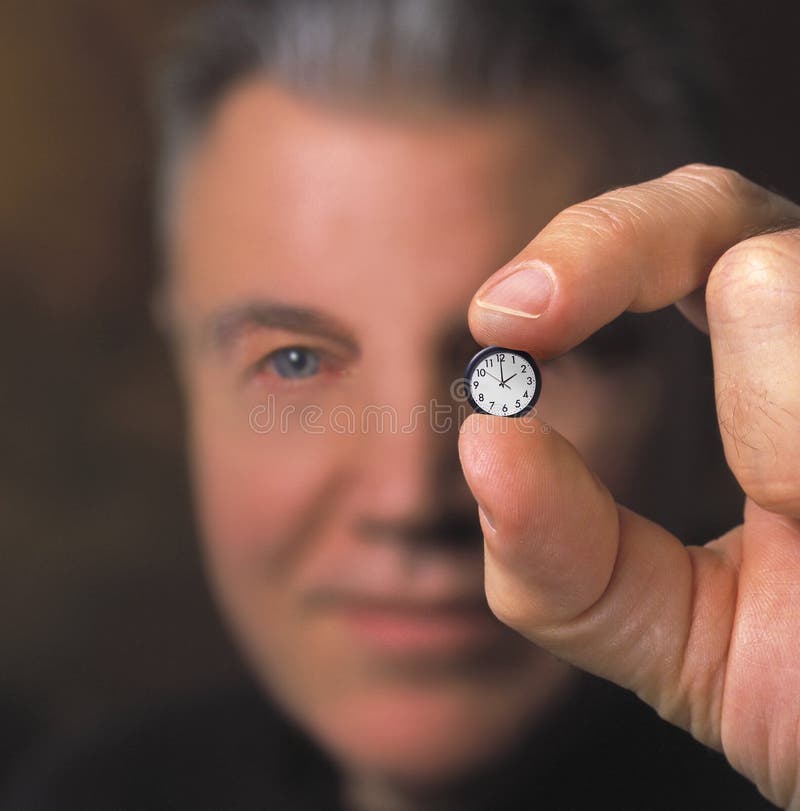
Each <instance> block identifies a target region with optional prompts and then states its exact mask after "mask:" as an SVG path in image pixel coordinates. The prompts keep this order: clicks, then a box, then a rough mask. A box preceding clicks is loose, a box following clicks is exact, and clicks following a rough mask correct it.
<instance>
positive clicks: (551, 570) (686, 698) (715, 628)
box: [459, 414, 736, 748]
mask: <svg viewBox="0 0 800 811" xmlns="http://www.w3.org/2000/svg"><path fill="white" fill-rule="evenodd" d="M459 452H460V455H461V463H462V466H463V469H464V474H465V476H466V479H467V482H468V483H469V486H470V488H471V489H472V491H473V494H474V495H475V498H476V499H477V501H478V503H479V505H480V512H481V524H482V526H483V531H484V541H485V549H486V593H487V598H488V601H489V605H490V606H491V608H492V611H493V612H494V613H495V614H496V615H497V616H498V618H499V619H500V620H502V621H503V622H505V623H506V624H507V625H510V626H511V627H513V628H515V629H516V630H517V631H519V632H520V633H522V634H523V635H525V636H526V637H528V638H529V639H531V640H532V641H534V642H535V643H537V644H538V645H541V646H542V647H544V648H546V649H548V650H549V651H550V652H552V653H553V654H555V655H556V656H558V657H560V658H562V659H565V660H567V661H569V662H571V663H573V664H574V665H576V666H578V667H580V668H583V669H585V670H588V671H590V672H593V673H595V674H597V675H599V676H602V677H603V678H607V679H610V680H611V681H614V682H616V683H617V684H619V685H621V686H623V687H626V688H628V689H631V690H633V691H634V692H636V693H637V695H639V696H640V697H641V698H642V699H644V700H645V701H647V702H648V703H649V704H651V705H652V706H654V707H655V708H656V710H657V711H658V712H659V713H660V714H661V715H662V717H664V718H666V719H668V720H670V721H672V722H673V723H676V724H678V725H680V726H683V727H684V728H686V729H688V730H689V731H690V732H692V734H693V735H694V736H695V737H697V738H698V739H700V740H702V741H703V742H705V743H707V744H709V745H712V746H716V747H718V748H719V747H720V740H719V730H720V713H721V699H722V687H723V683H724V671H725V661H726V655H727V650H728V641H729V639H730V634H731V628H732V624H733V618H734V610H735V596H736V567H735V565H734V564H733V562H731V561H729V560H728V559H727V557H726V555H725V554H724V552H723V551H722V550H720V549H719V548H718V547H717V546H716V542H714V543H711V544H707V545H706V546H705V547H684V546H683V544H681V542H680V541H679V540H678V539H677V538H676V537H675V536H674V535H672V534H670V533H669V532H667V531H666V530H665V529H663V528H662V527H660V526H658V525H657V524H654V523H653V522H651V521H648V520H647V519H645V518H643V517H642V516H639V515H637V514H635V513H633V512H631V511H630V510H627V509H626V508H624V507H622V506H620V505H618V504H616V503H615V501H614V499H613V498H612V496H611V494H610V493H609V491H608V490H607V489H606V487H605V486H604V485H603V484H602V482H600V480H599V479H598V478H597V477H596V476H595V475H594V474H593V473H592V472H591V471H590V470H589V468H588V467H587V466H586V464H585V463H584V462H583V460H582V459H581V457H580V455H579V454H578V452H577V451H576V450H575V448H574V447H573V446H572V445H571V444H570V443H569V442H568V441H567V440H566V439H564V438H563V437H562V436H560V435H559V434H558V433H557V432H555V431H553V430H546V431H545V430H543V424H542V423H541V421H539V420H538V419H536V418H534V417H530V416H527V417H523V418H520V419H516V420H509V419H504V418H502V417H492V416H488V415H482V414H473V415H470V416H469V417H468V418H467V419H466V420H465V421H464V423H463V424H462V427H461V435H460V437H459Z"/></svg>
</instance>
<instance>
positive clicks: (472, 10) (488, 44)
mask: <svg viewBox="0 0 800 811" xmlns="http://www.w3.org/2000/svg"><path fill="white" fill-rule="evenodd" d="M694 39H695V29H694V28H693V27H692V26H690V25H689V24H688V22H687V17H686V10H685V9H684V10H683V11H682V12H681V13H680V14H679V13H676V11H675V3H674V2H673V3H669V2H658V0H648V2H647V3H644V2H642V1H641V0H228V1H227V2H220V3H216V4H214V5H212V6H210V7H208V8H207V9H205V10H204V11H203V12H202V13H201V14H200V15H199V16H197V17H196V18H195V19H193V20H192V21H191V22H190V24H189V25H188V26H187V27H186V28H185V30H184V31H183V32H182V34H181V36H180V39H179V42H178V43H177V45H176V47H175V48H174V49H173V50H172V52H171V53H170V55H169V57H168V60H167V63H166V65H165V66H164V70H163V71H162V79H161V85H160V93H159V118H160V123H161V135H162V139H161V168H160V172H159V181H160V182H159V208H160V215H161V221H162V227H163V224H164V215H165V213H166V210H167V209H168V208H169V197H170V196H171V195H170V189H171V187H172V185H173V179H174V176H175V174H176V171H177V167H178V166H179V164H180V161H181V159H182V158H183V156H184V155H185V154H186V153H187V151H188V148H189V147H190V146H191V145H192V144H193V143H195V142H196V141H198V140H199V138H200V136H201V135H202V133H203V130H204V127H205V126H206V125H207V123H208V121H209V119H210V117H211V116H212V114H213V113H214V111H215V110H216V108H217V105H218V104H219V102H220V101H221V99H222V98H223V96H224V95H225V93H226V92H227V91H228V90H230V88H231V87H232V85H233V84H235V83H236V82H238V81H239V80H241V79H244V78H247V77H249V76H251V75H254V74H257V73H263V74H265V75H269V76H272V77H274V78H275V79H276V80H277V81H279V82H280V83H282V84H284V85H285V86H287V87H290V88H292V89H295V90H297V91H298V92H301V93H306V94H317V95H320V94H321V95H326V96H334V97H336V98H342V97H349V98H350V99H352V98H355V99H357V100H362V101H363V102H364V103H370V102H371V103H376V102H377V101H378V100H381V99H383V100H386V99H391V100H392V101H393V102H402V101H403V100H406V101H408V100H414V101H415V102H419V101H433V102H437V103H443V104H450V105H459V104H470V103H471V104H474V103H485V104H489V103H494V102H508V101H512V102H515V101H519V102H520V103H524V101H525V97H526V94H527V95H528V96H529V95H530V91H531V88H532V87H533V86H534V85H535V84H536V83H537V82H540V81H552V80H555V81H558V80H562V81H564V80H566V81H567V82H569V81H570V80H571V81H575V80H577V79H580V80H582V81H587V80H588V81H590V82H593V83H596V84H598V85H602V86H606V87H610V88H611V89H613V91H614V93H615V94H617V95H618V96H619V97H621V99H622V101H623V103H625V104H626V106H627V107H628V108H630V109H631V110H632V111H634V113H635V114H636V115H637V116H638V117H639V118H640V119H641V120H642V121H643V123H644V126H645V127H646V129H647V131H648V132H650V133H652V137H653V139H654V140H655V141H657V142H658V144H659V146H660V147H661V148H663V149H664V150H665V151H668V152H669V153H670V160H671V161H682V160H683V158H684V156H685V157H687V158H688V157H691V158H692V159H694V160H696V159H713V155H709V154H707V153H708V151H709V141H708V139H707V138H706V137H705V134H706V133H707V132H708V131H709V126H708V125H709V116H708V113H709V111H710V110H711V108H712V105H711V103H710V102H711V98H712V93H710V92H709V90H713V86H712V85H711V84H710V83H709V78H710V77H711V76H713V75H714V70H713V68H712V67H710V66H709V64H707V63H706V64H703V62H702V61H701V59H702V58H703V55H704V54H705V49H703V48H700V47H693V45H694V46H696V44H697V43H696V42H694ZM701 152H705V153H706V154H699V153H701Z"/></svg>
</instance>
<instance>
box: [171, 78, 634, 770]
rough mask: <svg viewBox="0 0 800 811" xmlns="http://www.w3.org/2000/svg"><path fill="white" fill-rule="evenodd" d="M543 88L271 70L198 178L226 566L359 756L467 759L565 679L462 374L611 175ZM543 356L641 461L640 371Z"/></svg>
mask: <svg viewBox="0 0 800 811" xmlns="http://www.w3.org/2000/svg"><path fill="white" fill-rule="evenodd" d="M545 109H546V110H547V111H548V112H547V113H546V114H545V113H544V112H542V113H541V114H540V116H539V117H536V116H531V117H530V118H527V117H523V116H522V115H521V114H520V113H519V112H516V113H514V112H503V111H499V110H498V111H487V110H481V111H476V112H475V113H474V114H473V113H468V112H459V113H454V112H453V113H441V112H440V113H437V114H431V113H429V114H424V115H423V114H418V115H411V114H410V113H408V114H404V115H400V114H397V115H388V114H386V113H377V112H375V113H369V112H364V111H354V110H349V109H346V108H337V109H333V108H329V107H326V106H323V105H322V104H321V103H319V102H314V101H309V100H305V99H299V98H297V97H294V96H291V95H289V94H287V93H286V92H284V91H281V90H279V89H278V88H277V87H275V86H274V85H272V84H270V83H269V82H268V81H266V80H252V81H250V82H248V83H245V84H242V85H241V86H239V87H237V88H235V89H234V90H233V91H232V92H231V93H229V95H228V97H227V99H226V100H225V102H224V103H223V104H222V106H221V108H220V109H219V110H218V113H217V115H216V117H215V119H214V120H213V122H212V123H211V125H210V128H209V130H208V132H207V134H206V136H205V137H204V139H203V141H202V143H201V144H200V145H199V146H198V148H197V149H196V150H195V151H194V152H193V153H192V154H191V156H190V157H189V159H188V161H187V164H186V166H185V172H184V174H183V175H182V181H181V184H180V188H179V190H178V194H177V197H176V203H175V209H174V212H173V213H174V223H173V225H174V228H173V236H174V239H173V244H172V246H171V248H172V277H171V279H172V289H171V301H172V306H173V315H174V318H175V324H176V331H177V335H178V340H179V358H180V366H181V374H182V377H183V380H184V384H185V389H186V395H187V405H188V413H189V424H190V433H191V436H190V439H191V454H192V468H193V476H194V484H195V493H196V505H197V512H198V517H199V522H200V526H201V529H202V533H203V537H204V545H205V553H206V559H207V564H208V569H209V572H210V577H211V580H212V583H213V586H214V589H215V591H216V595H217V598H218V600H219V603H220V605H221V607H222V610H223V612H224V614H225V616H226V617H227V620H228V622H229V625H230V628H231V629H232V631H233V633H234V634H235V635H236V637H237V639H238V641H239V643H240V645H241V647H242V649H243V651H244V652H245V655H246V656H247V658H248V660H249V662H250V663H251V665H252V667H253V669H254V671H255V672H256V673H257V674H258V676H259V677H260V679H261V680H262V682H263V683H264V685H265V686H266V687H267V688H268V689H269V691H270V693H271V694H272V695H273V696H275V698H276V699H277V700H278V701H279V702H280V704H281V705H282V706H283V707H284V708H285V709H286V710H287V711H288V712H290V713H291V714H292V715H293V716H294V717H295V718H297V719H298V720H299V721H300V722H301V723H302V724H303V725H304V726H305V727H306V728H308V729H309V730H310V731H311V732H312V734H313V735H314V736H315V737H316V738H317V740H319V741H320V742H321V743H322V745H323V746H325V747H326V748H327V749H328V750H329V751H330V752H332V753H333V754H334V756H335V757H336V758H337V759H338V760H339V761H340V762H341V763H343V764H344V765H345V766H346V767H347V768H349V769H351V770H355V771H360V772H364V773H369V772H375V773H381V774H386V775H392V776H395V777H398V778H402V779H408V780H416V781H422V782H425V781H433V782H435V781H441V780H446V779H450V778H453V777H457V776H458V775H461V774H463V773H464V772H465V771H467V770H469V769H470V768H472V767H475V766H477V765H478V764H482V763H486V762H487V761H488V760H489V759H491V758H492V757H495V756H497V755H498V754H501V753H502V752H503V751H504V750H505V749H506V748H508V747H509V746H511V745H512V744H513V743H514V742H515V741H516V740H517V739H518V738H519V736H520V735H521V734H522V732H523V731H524V730H525V729H527V728H529V727H530V725H531V724H535V722H536V719H537V716H538V715H539V714H540V713H541V712H542V711H543V709H544V708H545V707H546V706H547V705H548V704H549V703H551V702H552V701H554V700H555V699H556V697H557V695H558V693H559V692H560V691H561V690H563V689H564V686H565V684H566V681H567V678H568V671H567V670H566V667H565V666H564V665H562V664H561V663H559V662H557V661H556V660H554V659H552V658H551V657H550V656H548V655H546V654H544V653H543V652H541V651H540V650H538V649H537V648H535V647H533V646H532V645H530V644H529V643H527V642H525V641H524V640H523V639H522V638H521V637H518V636H517V635H516V634H515V633H514V632H512V631H510V630H508V629H506V628H504V627H503V626H501V625H500V624H499V623H498V622H497V621H496V620H495V619H494V618H493V617H492V616H491V614H490V613H489V611H488V609H487V607H486V604H485V600H484V596H483V564H482V546H481V539H480V533H479V529H478V524H477V517H476V509H475V504H474V502H473V500H472V498H471V495H470V493H469V491H468V489H467V487H466V485H465V483H464V480H463V478H462V475H461V472H460V468H459V465H458V456H457V448H456V435H457V423H458V414H459V412H458V410H457V404H456V403H455V402H454V400H453V399H452V398H451V396H450V392H449V389H450V384H451V382H452V381H453V380H454V379H455V378H456V377H458V376H459V375H460V374H461V373H462V371H463V367H464V364H465V362H466V360H468V358H469V357H470V355H471V354H472V352H474V351H475V350H476V349H477V346H476V345H475V344H474V343H473V342H472V339H471V338H470V336H469V333H468V331H467V327H466V312H467V305H468V302H469V300H470V298H471V296H472V294H473V293H474V291H475V290H476V289H477V287H478V286H479V285H480V284H481V283H482V282H483V281H484V280H485V278H486V277H487V276H488V275H489V274H490V273H491V272H493V271H494V270H495V269H497V268H498V267H499V266H500V265H502V264H503V263H504V262H505V261H506V260H507V259H509V258H510V257H511V256H512V255H513V253H514V252H515V251H517V250H518V249H519V248H520V247H521V246H522V245H523V244H524V243H525V242H527V241H528V240H529V239H530V238H531V237H532V236H533V235H534V234H535V233H536V231H537V230H538V229H539V228H541V227H542V226H543V225H544V224H545V223H546V221H547V220H548V219H549V218H550V217H551V216H552V215H554V214H555V213H556V212H557V211H558V210H560V209H561V208H562V207H564V206H566V205H568V204H569V203H571V202H574V201H577V200H578V199H581V198H582V197H585V196H587V195H588V194H589V193H590V192H595V191H596V190H597V183H598V178H599V177H600V175H599V174H598V172H597V171H596V167H597V163H598V162H597V161H596V160H595V159H594V157H593V153H592V149H591V148H590V145H589V144H588V143H583V142H581V141H580V140H579V138H578V137H577V136H576V135H575V133H580V132H581V131H582V130H583V128H582V127H581V126H580V122H579V121H578V120H576V118H575V114H572V113H570V111H569V110H568V109H567V108H560V107H558V106H556V105H555V104H552V105H550V106H548V107H544V108H543V110H545ZM543 373H544V393H543V396H542V400H541V402H540V405H539V414H540V415H541V416H542V417H543V418H544V419H546V420H548V421H549V422H551V423H552V424H553V425H554V426H555V427H557V428H558V429H559V430H560V431H561V432H562V433H564V434H566V435H567V436H568V437H569V438H570V439H571V440H572V441H573V442H574V443H575V444H576V445H578V447H579V448H580V449H581V450H582V451H583V452H584V453H585V454H586V455H587V457H588V458H589V459H590V461H591V462H592V463H593V464H594V465H595V467H596V468H597V469H598V470H599V471H600V472H601V473H603V474H605V475H607V476H609V477H611V479H612V483H613V481H620V482H621V477H624V473H625V466H624V464H621V463H620V460H621V459H622V460H625V459H626V458H627V454H628V451H629V449H630V446H631V445H632V443H634V442H635V441H636V439H637V435H638V434H637V432H638V431H640V429H641V430H644V427H645V426H638V425H637V423H636V421H635V418H634V415H631V412H630V402H631V401H632V400H633V399H634V396H632V391H631V387H632V386H634V385H636V382H635V380H634V379H633V378H631V379H623V378H624V375H625V373H623V372H619V373H617V374H616V376H614V377H612V378H610V377H608V376H607V375H604V374H602V373H600V372H599V371H598V370H594V369H593V368H592V367H591V366H590V365H589V364H588V363H587V362H585V361H582V360H581V359H580V357H577V356H576V357H574V358H573V357H566V358H564V359H562V360H558V361H555V362H553V363H551V364H545V366H544V369H543ZM623 386H627V387H628V390H627V392H626V394H625V396H624V401H623V395H622V394H621V388H622V387H623ZM432 400H435V401H436V403H433V404H432V403H431V401H432ZM623 402H624V405H623ZM587 403H591V404H592V407H591V408H587V407H586V404H587ZM448 409H449V410H448ZM434 412H436V413H434ZM620 413H624V415H625V424H624V426H623V425H621V424H620V423H619V418H618V416H617V415H619V414H620ZM437 414H438V416H437ZM448 415H449V419H450V424H448V421H447V419H446V417H447V416H448ZM462 416H463V413H462ZM623 429H624V430H623Z"/></svg>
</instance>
